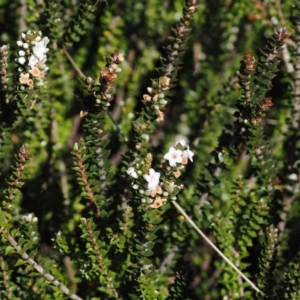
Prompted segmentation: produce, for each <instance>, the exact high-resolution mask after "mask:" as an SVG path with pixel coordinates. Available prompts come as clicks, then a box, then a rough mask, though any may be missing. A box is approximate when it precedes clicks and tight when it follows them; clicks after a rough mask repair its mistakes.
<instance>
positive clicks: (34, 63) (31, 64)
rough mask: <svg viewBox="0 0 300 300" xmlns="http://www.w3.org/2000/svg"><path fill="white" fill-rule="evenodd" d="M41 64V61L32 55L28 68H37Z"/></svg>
mask: <svg viewBox="0 0 300 300" xmlns="http://www.w3.org/2000/svg"><path fill="white" fill-rule="evenodd" d="M38 63H39V60H38V58H37V57H35V56H34V55H31V56H30V58H29V62H28V66H29V67H31V68H33V67H34V66H36V65H37V64H38Z"/></svg>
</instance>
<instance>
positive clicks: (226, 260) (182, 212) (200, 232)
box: [172, 201, 262, 293]
mask: <svg viewBox="0 0 300 300" xmlns="http://www.w3.org/2000/svg"><path fill="white" fill-rule="evenodd" d="M172 203H173V204H174V206H175V207H176V209H177V210H178V211H179V212H180V213H181V214H182V215H183V216H184V217H185V218H186V220H187V221H188V222H189V223H190V224H191V225H192V227H194V229H195V230H196V231H197V232H198V233H199V235H200V236H201V237H202V238H203V239H204V240H205V241H206V242H207V243H208V244H209V245H210V246H211V247H212V248H213V249H214V250H215V251H216V252H217V253H218V254H219V255H220V256H221V257H222V258H223V259H224V261H225V262H227V263H228V264H229V265H230V266H231V267H232V268H233V270H235V271H236V272H237V273H238V274H239V275H240V276H241V277H242V278H243V279H244V280H245V281H247V282H248V283H249V284H250V286H251V287H252V288H253V289H254V290H255V291H256V292H258V293H262V291H261V290H260V289H259V288H258V287H257V286H256V285H255V284H254V283H253V282H252V281H251V280H250V279H248V278H247V277H246V276H245V275H244V274H243V273H242V272H241V271H240V270H239V269H238V268H237V267H236V266H235V265H234V264H233V263H232V262H231V261H230V260H229V259H228V258H227V257H226V256H225V255H224V254H223V253H222V251H221V250H219V249H218V248H217V247H216V246H215V245H214V243H213V242H212V241H211V240H210V239H209V238H207V237H206V235H205V234H204V233H203V232H202V231H201V230H200V229H199V227H198V226H197V225H196V224H195V223H194V222H193V220H192V219H191V218H190V217H189V216H188V215H187V214H186V213H185V211H184V210H183V209H182V208H181V206H180V205H179V204H178V203H177V202H176V201H172Z"/></svg>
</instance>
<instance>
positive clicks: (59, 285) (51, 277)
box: [0, 229, 83, 300]
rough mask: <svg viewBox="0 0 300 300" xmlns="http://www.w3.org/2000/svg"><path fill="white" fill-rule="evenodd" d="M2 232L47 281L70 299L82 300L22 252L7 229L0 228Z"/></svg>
mask: <svg viewBox="0 0 300 300" xmlns="http://www.w3.org/2000/svg"><path fill="white" fill-rule="evenodd" d="M0 232H1V233H2V234H5V236H6V238H7V240H8V241H9V243H10V244H11V245H12V246H13V247H14V249H15V250H16V251H17V252H18V254H19V255H21V257H22V258H23V259H24V260H25V261H26V262H27V263H28V264H30V265H31V266H33V267H34V269H35V270H36V271H37V272H38V273H40V274H41V275H42V276H43V277H44V278H45V279H46V280H47V281H49V282H50V283H51V284H53V285H55V286H56V287H59V288H60V290H61V291H62V292H63V293H64V294H65V295H67V296H69V297H70V298H71V299H73V300H83V299H82V298H80V297H79V296H77V295H75V294H72V295H70V290H69V289H68V288H67V287H66V286H65V285H63V284H62V283H60V282H59V281H58V280H57V279H55V277H54V276H52V275H51V274H49V273H45V270H44V269H43V268H42V267H41V266H40V265H39V264H37V263H36V262H35V261H34V260H33V259H32V258H30V257H29V255H28V254H27V253H26V252H24V251H23V250H22V248H21V247H20V246H19V245H18V243H17V241H16V240H15V239H14V238H13V237H12V236H11V235H10V234H8V233H7V231H6V230H5V229H1V231H0Z"/></svg>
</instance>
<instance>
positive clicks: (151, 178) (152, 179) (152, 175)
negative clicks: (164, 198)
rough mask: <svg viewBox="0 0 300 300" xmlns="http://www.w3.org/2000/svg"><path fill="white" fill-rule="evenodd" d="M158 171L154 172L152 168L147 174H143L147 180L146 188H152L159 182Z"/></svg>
mask: <svg viewBox="0 0 300 300" xmlns="http://www.w3.org/2000/svg"><path fill="white" fill-rule="evenodd" d="M159 177H160V173H159V172H155V171H154V169H150V170H149V175H144V178H145V179H146V181H147V182H148V189H150V190H153V189H155V188H156V187H157V186H158V184H159Z"/></svg>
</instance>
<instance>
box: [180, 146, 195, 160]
mask: <svg viewBox="0 0 300 300" xmlns="http://www.w3.org/2000/svg"><path fill="white" fill-rule="evenodd" d="M182 156H184V157H187V158H188V159H189V160H190V161H191V162H193V156H194V153H193V152H192V151H191V150H190V149H189V146H187V149H186V150H184V151H183V153H182Z"/></svg>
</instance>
